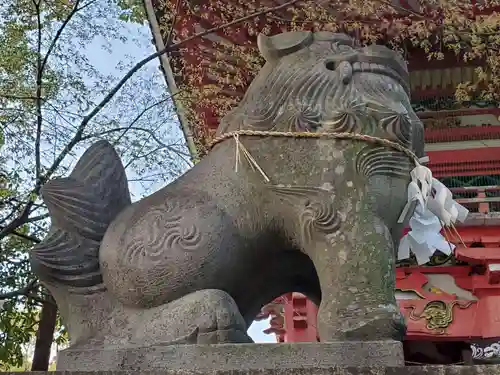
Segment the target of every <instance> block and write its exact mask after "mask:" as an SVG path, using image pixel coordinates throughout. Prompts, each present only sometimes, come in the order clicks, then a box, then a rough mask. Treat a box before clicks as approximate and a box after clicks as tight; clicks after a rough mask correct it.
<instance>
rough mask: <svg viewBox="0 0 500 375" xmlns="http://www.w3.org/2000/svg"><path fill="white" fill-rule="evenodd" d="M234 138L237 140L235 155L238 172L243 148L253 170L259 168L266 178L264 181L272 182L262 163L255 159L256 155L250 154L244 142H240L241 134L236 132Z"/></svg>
mask: <svg viewBox="0 0 500 375" xmlns="http://www.w3.org/2000/svg"><path fill="white" fill-rule="evenodd" d="M233 138H234V141H235V142H236V155H235V159H236V164H235V166H234V170H235V172H238V164H239V162H240V150H241V152H242V153H243V156H245V159H246V160H247V161H248V164H250V167H251V168H252V170H253V171H255V170H257V171H258V172H259V173H260V174H261V175H262V177H263V178H264V181H266V182H271V180H270V179H269V177H267V175H266V173H265V172H264V170H263V169H262V168H261V167H260V165H259V164H258V163H257V161H256V160H255V159H254V157H253V156H252V155H251V154H250V152H249V151H248V150H247V148H246V147H245V146H244V145H243V143H241V142H240V137H239V134H234V135H233Z"/></svg>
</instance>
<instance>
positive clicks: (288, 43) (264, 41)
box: [257, 31, 313, 61]
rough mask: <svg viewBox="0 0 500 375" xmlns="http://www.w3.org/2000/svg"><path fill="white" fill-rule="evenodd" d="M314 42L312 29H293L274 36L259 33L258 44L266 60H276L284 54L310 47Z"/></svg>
mask: <svg viewBox="0 0 500 375" xmlns="http://www.w3.org/2000/svg"><path fill="white" fill-rule="evenodd" d="M312 42H313V33H311V32H310V31H291V32H287V33H281V34H277V35H274V36H266V35H264V34H259V35H258V36H257V46H258V47H259V51H260V53H261V55H262V56H263V57H264V58H265V59H266V61H275V60H277V59H279V58H281V57H283V56H286V55H289V54H291V53H294V52H297V51H299V50H301V49H302V48H305V47H308V46H310V45H311V43H312Z"/></svg>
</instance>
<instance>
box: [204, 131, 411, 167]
mask: <svg viewBox="0 0 500 375" xmlns="http://www.w3.org/2000/svg"><path fill="white" fill-rule="evenodd" d="M240 136H253V137H278V138H279V137H285V138H335V139H351V140H355V141H363V142H367V143H374V144H379V145H382V146H386V147H389V148H392V149H394V150H397V151H400V152H402V153H404V154H405V155H407V156H408V157H409V158H410V159H411V160H412V161H413V162H414V163H415V165H417V166H418V165H420V164H421V162H420V159H419V158H418V157H417V155H415V153H414V152H413V151H411V150H410V149H408V148H406V147H404V146H402V145H400V144H399V143H396V142H393V141H390V140H388V139H383V138H378V137H372V136H370V135H365V134H356V133H347V132H344V133H324V132H321V133H312V132H279V131H262V130H236V131H232V132H228V133H224V134H222V135H220V136H218V137H216V138H214V139H213V140H212V141H211V142H210V143H209V145H208V147H209V149H211V148H212V147H214V146H215V145H216V144H218V143H221V142H223V141H225V140H226V139H235V140H236V142H237V143H239V137H240ZM240 147H241V145H240Z"/></svg>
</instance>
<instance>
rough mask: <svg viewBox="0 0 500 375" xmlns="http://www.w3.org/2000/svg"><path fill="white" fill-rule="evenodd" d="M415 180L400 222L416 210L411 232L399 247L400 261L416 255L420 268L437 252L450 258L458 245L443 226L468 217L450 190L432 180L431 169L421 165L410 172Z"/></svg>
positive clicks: (467, 212)
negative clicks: (447, 236)
mask: <svg viewBox="0 0 500 375" xmlns="http://www.w3.org/2000/svg"><path fill="white" fill-rule="evenodd" d="M411 179H412V181H411V182H410V184H409V185H408V203H407V204H406V206H405V208H404V209H403V212H402V213H401V216H400V218H399V222H403V221H404V220H405V218H406V216H407V215H408V211H409V210H410V208H411V207H412V206H413V205H415V211H414V213H413V215H412V216H411V218H410V222H409V225H410V231H409V232H408V234H406V235H405V236H404V237H403V238H402V239H401V242H400V244H399V249H398V259H399V260H403V259H408V258H410V252H411V253H413V254H415V258H416V259H417V263H418V264H419V265H422V264H425V263H427V262H428V261H429V260H430V258H431V257H432V256H433V255H434V253H435V252H436V251H437V250H439V251H440V252H442V253H444V254H446V255H450V254H451V253H452V251H453V250H454V249H455V245H453V244H452V243H450V242H448V241H447V240H446V238H445V237H444V236H443V235H441V233H440V232H441V230H442V228H443V227H442V224H444V225H445V226H452V225H454V224H455V223H456V222H464V220H465V219H466V218H467V215H468V214H469V210H467V209H466V208H465V207H464V206H462V205H461V204H459V203H457V202H455V201H454V200H453V195H452V193H451V191H450V190H449V189H448V188H447V187H446V186H444V185H443V184H442V183H441V182H439V181H438V180H436V179H435V178H433V177H432V172H431V170H430V169H429V168H427V167H425V166H422V165H419V166H417V167H416V168H414V169H413V170H412V171H411Z"/></svg>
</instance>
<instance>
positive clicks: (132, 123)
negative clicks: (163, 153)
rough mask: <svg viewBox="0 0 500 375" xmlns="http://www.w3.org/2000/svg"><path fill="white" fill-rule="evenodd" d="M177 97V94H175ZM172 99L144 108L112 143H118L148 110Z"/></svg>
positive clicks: (168, 98)
mask: <svg viewBox="0 0 500 375" xmlns="http://www.w3.org/2000/svg"><path fill="white" fill-rule="evenodd" d="M176 95H177V93H176ZM172 97H173V95H171V96H169V97H167V98H165V99H162V100H160V101H159V102H156V103H154V104H151V105H150V106H148V107H146V108H144V109H143V110H142V111H141V112H140V113H139V114H138V115H137V116H135V118H134V119H133V120H132V122H131V123H130V124H129V126H128V127H127V129H126V130H125V131H124V132H123V133H122V134H120V136H119V137H118V138H117V139H116V141H115V142H114V144H117V143H118V142H120V140H121V139H122V138H123V137H124V136H125V134H127V132H128V131H129V130H130V127H132V126H134V125H135V124H136V123H137V121H139V120H140V119H141V117H142V116H144V115H145V114H146V112H148V111H149V110H151V109H153V108H154V107H156V106H158V105H160V104H163V103H165V102H167V101H168V100H170V99H171V98H172Z"/></svg>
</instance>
